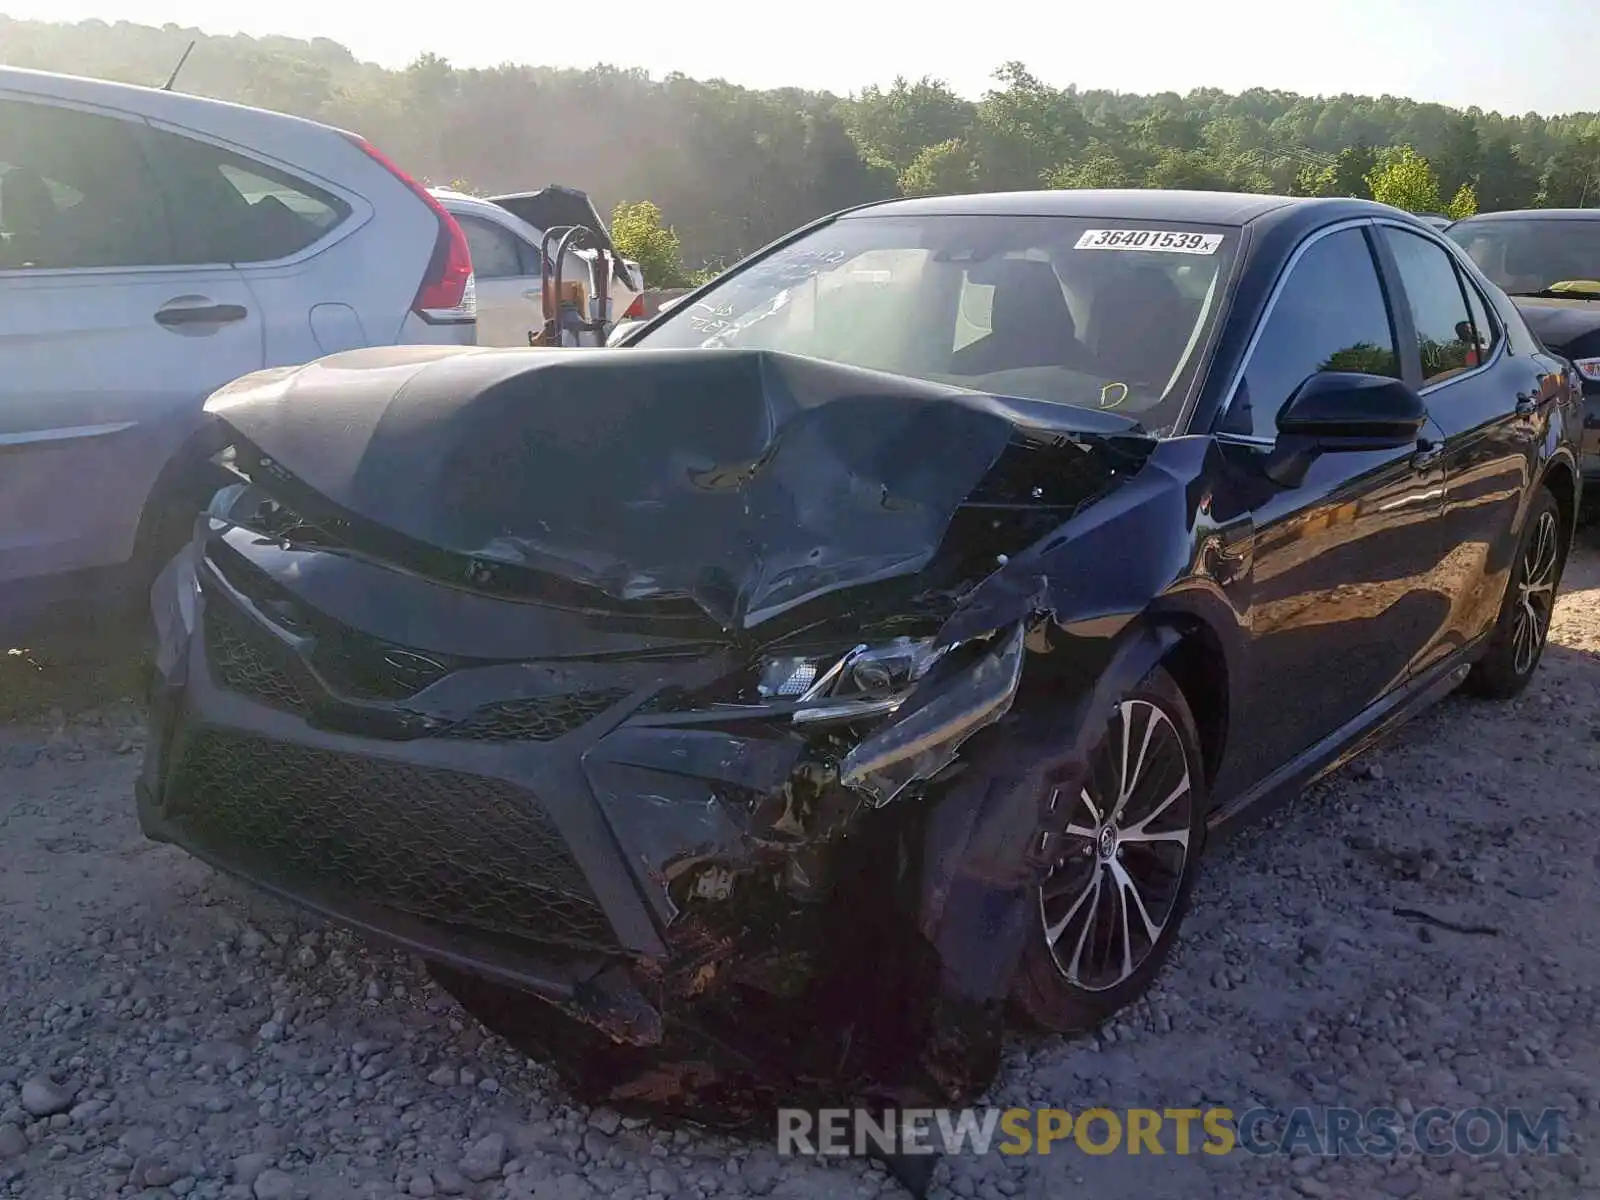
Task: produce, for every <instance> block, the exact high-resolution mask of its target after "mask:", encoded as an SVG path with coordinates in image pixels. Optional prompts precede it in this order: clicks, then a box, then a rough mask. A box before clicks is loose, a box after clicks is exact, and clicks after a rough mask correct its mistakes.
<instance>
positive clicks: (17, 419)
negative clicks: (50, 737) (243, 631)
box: [0, 67, 477, 646]
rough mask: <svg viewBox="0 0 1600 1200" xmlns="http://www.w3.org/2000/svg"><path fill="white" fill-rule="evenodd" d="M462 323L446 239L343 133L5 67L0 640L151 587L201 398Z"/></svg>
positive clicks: (188, 476) (199, 470)
mask: <svg viewBox="0 0 1600 1200" xmlns="http://www.w3.org/2000/svg"><path fill="white" fill-rule="evenodd" d="M476 313H477V309H476V297H475V285H474V280H473V274H472V260H471V252H470V249H469V247H468V245H467V241H466V237H465V235H464V234H463V233H462V231H461V228H460V226H459V225H457V224H456V222H455V220H454V218H452V217H451V216H450V215H449V214H448V213H447V212H446V211H445V210H444V208H443V207H442V206H441V205H440V204H439V203H438V201H436V200H435V199H434V198H433V197H432V196H430V195H429V194H428V193H427V191H426V190H425V189H424V188H423V187H422V186H421V185H420V184H418V183H417V182H416V181H414V180H413V179H411V178H410V177H409V176H407V175H406V174H405V173H404V172H402V171H400V170H399V169H398V168H397V167H395V166H394V164H392V163H391V162H389V160H388V159H386V158H385V157H384V156H383V155H382V154H381V153H379V152H378V151H377V150H376V149H374V148H373V147H372V146H370V145H368V144H367V143H366V142H365V141H363V140H362V139H361V138H359V137H356V136H353V135H351V134H348V133H343V132H341V131H339V130H337V129H331V128H329V127H327V126H324V125H319V124H317V123H315V122H312V121H305V120H300V119H298V118H295V117H289V116H284V115H282V114H280V113H272V112H265V111H262V110H260V109H254V108H246V107H242V106H240V105H236V104H225V103H222V102H220V101H215V100H204V99H200V98H198V97H194V96H186V95H182V94H180V93H174V92H167V91H159V90H155V89H151V88H141V87H132V86H128V85H123V84H114V83H106V82H103V81H100V80H91V79H79V78H75V77H71V76H64V75H54V74H46V73H42V72H37V71H25V70H18V69H12V68H6V67H0V637H4V636H5V634H6V633H7V632H11V633H16V632H19V630H18V626H19V625H22V624H25V623H29V622H28V618H30V617H33V616H36V615H38V614H40V613H41V612H43V611H46V610H48V611H50V612H51V613H52V614H60V613H61V611H62V608H63V606H64V605H65V606H70V605H71V603H72V602H73V601H75V600H81V599H93V600H95V601H101V600H104V599H107V598H117V597H119V596H121V595H125V594H127V593H128V589H127V588H125V587H121V586H120V585H122V584H125V583H131V584H133V585H134V587H135V588H136V589H137V588H139V587H140V586H142V584H143V583H144V582H146V581H147V580H148V579H149V578H150V577H151V575H152V574H153V569H154V568H155V567H157V566H159V563H160V562H161V560H162V559H163V557H164V556H165V554H166V553H167V552H168V551H169V550H171V549H174V548H175V545H174V541H175V540H176V539H181V537H182V536H183V535H184V533H185V532H186V531H187V529H188V527H189V526H190V525H191V523H192V518H193V516H194V514H195V513H196V512H198V511H199V509H201V508H202V507H203V506H204V503H205V500H206V498H207V497H208V496H209V495H210V493H211V491H212V490H213V472H214V470H215V468H214V467H212V466H211V465H210V457H211V454H212V452H213V451H214V449H215V447H214V446H213V445H212V444H211V441H210V438H211V433H210V429H209V424H208V422H207V421H206V419H205V418H204V416H203V413H202V405H203V404H204V401H205V399H206V397H207V396H208V395H209V394H210V393H211V392H213V391H214V390H216V389H217V388H219V387H221V386H222V385H223V384H225V383H228V382H229V381H230V380H233V379H235V378H237V377H238V376H240V375H244V374H246V373H248V372H250V371H256V370H260V369H262V368H264V367H274V366H283V365H289V364H295V363H302V362H306V361H309V360H310V359H314V358H319V357H321V356H323V355H325V354H331V353H334V352H336V351H339V350H347V349H352V348H355V347H360V346H371V345H393V344H396V343H413V342H416V343H446V344H464V345H471V344H473V342H475V340H476ZM106 572H109V573H110V578H109V579H107V578H106V577H105V574H104V573H106ZM107 582H109V583H112V584H114V585H119V586H113V587H107V586H106V583H107ZM137 594H138V593H137V591H135V592H133V595H137ZM97 606H98V605H96V607H97ZM5 644H6V643H5V642H4V641H3V640H0V646H3V645H5Z"/></svg>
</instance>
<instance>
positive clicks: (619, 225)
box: [611, 200, 689, 288]
mask: <svg viewBox="0 0 1600 1200" xmlns="http://www.w3.org/2000/svg"><path fill="white" fill-rule="evenodd" d="M611 242H612V245H614V246H616V248H617V252H618V253H619V254H621V255H622V257H623V258H631V259H633V260H634V261H635V262H637V263H638V264H639V267H640V269H641V270H642V271H643V272H644V278H645V282H646V283H648V284H649V285H650V286H651V287H658V288H670V287H686V286H687V285H688V283H689V275H688V272H686V271H685V270H684V269H683V250H682V248H681V247H680V246H679V244H678V235H677V234H676V233H674V232H673V231H672V229H670V228H669V227H667V226H665V225H663V224H662V223H661V210H660V209H659V208H657V207H656V206H655V205H654V204H652V203H650V201H648V200H639V201H635V202H634V203H631V204H630V203H628V202H627V201H625V200H624V201H622V202H621V203H619V204H618V205H617V207H616V208H615V209H613V210H612V213H611Z"/></svg>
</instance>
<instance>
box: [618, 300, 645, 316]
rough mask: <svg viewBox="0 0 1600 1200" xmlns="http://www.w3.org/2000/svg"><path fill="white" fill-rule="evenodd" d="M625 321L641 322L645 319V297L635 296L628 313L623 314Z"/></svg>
mask: <svg viewBox="0 0 1600 1200" xmlns="http://www.w3.org/2000/svg"><path fill="white" fill-rule="evenodd" d="M622 319H623V320H624V321H639V320H643V319H644V297H643V296H642V295H639V296H635V297H634V298H633V303H632V304H630V305H628V311H627V312H625V313H623V314H622Z"/></svg>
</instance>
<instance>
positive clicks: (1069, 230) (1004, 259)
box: [631, 215, 1238, 432]
mask: <svg viewBox="0 0 1600 1200" xmlns="http://www.w3.org/2000/svg"><path fill="white" fill-rule="evenodd" d="M1237 236H1238V235H1237V232H1236V231H1235V230H1232V229H1225V228H1219V227H1215V226H1201V225H1190V224H1167V223H1160V222H1127V221H1114V220H1107V219H1099V220H1082V219H1077V218H1066V217H995V216H933V217H915V218H910V217H890V216H880V217H874V216H869V215H863V216H860V217H846V218H843V219H841V220H838V221H833V222H831V223H829V224H827V225H824V226H822V227H821V228H820V229H817V230H815V231H814V232H812V233H810V234H807V235H806V236H805V237H802V238H800V239H799V240H798V241H795V242H792V243H791V244H789V245H788V246H785V247H783V248H782V249H780V250H777V251H775V252H774V253H772V254H770V255H768V256H766V257H765V258H763V259H761V260H759V261H757V262H755V263H752V264H751V265H750V266H748V267H745V268H742V269H736V270H735V271H733V272H732V273H730V274H729V275H727V276H726V277H724V278H723V279H722V280H721V281H719V282H718V283H716V284H715V285H714V286H713V287H712V288H711V290H710V291H708V292H707V293H706V294H705V295H703V296H701V297H700V298H699V299H698V300H697V301H696V302H694V303H690V304H685V305H683V306H682V307H681V308H677V309H674V310H673V311H672V312H671V313H670V314H669V315H668V316H666V317H665V318H663V320H662V321H661V323H660V324H658V325H657V326H655V327H654V328H653V329H650V330H649V331H648V332H646V333H645V334H644V336H643V337H642V338H640V339H639V340H638V341H635V342H633V343H631V344H632V345H635V346H647V347H650V348H663V347H667V348H687V347H738V348H742V349H761V350H778V351H786V352H788V353H792V354H804V355H808V356H810V357H812V358H823V359H829V360H832V361H834V362H840V363H846V364H849V365H851V366H858V367H866V368H869V369H872V370H878V371H888V372H892V373H894V374H898V375H909V376H913V377H915V378H919V379H927V380H932V381H934V382H938V383H946V384H953V385H955V386H958V387H964V388H970V389H972V390H974V391H983V392H991V393H996V394H1000V395H1007V396H1017V397H1022V398H1026V399H1032V400H1046V401H1052V402H1056V403H1060V404H1072V405H1077V406H1080V407H1084V408H1103V409H1115V410H1117V411H1119V412H1121V413H1124V414H1126V415H1128V416H1131V417H1134V418H1135V419H1136V420H1138V421H1139V422H1140V424H1141V425H1143V426H1144V427H1145V428H1146V429H1148V430H1150V431H1152V432H1161V431H1164V430H1165V429H1166V428H1169V427H1170V424H1171V422H1172V421H1173V420H1174V419H1175V418H1176V415H1177V413H1178V411H1179V410H1180V409H1181V407H1182V404H1183V401H1184V398H1185V397H1186V395H1187V391H1188V388H1189V386H1190V385H1191V383H1192V381H1193V378H1194V375H1195V372H1196V367H1197V364H1198V362H1199V360H1200V358H1201V356H1202V353H1203V350H1204V348H1205V345H1206V338H1207V335H1208V333H1209V330H1210V328H1211V327H1212V326H1213V325H1214V324H1215V320H1216V313H1217V309H1218V308H1219V307H1220V304H1221V297H1222V293H1223V289H1224V285H1225V284H1226V281H1227V267H1228V264H1229V263H1230V262H1231V261H1232V257H1233V247H1234V243H1235V242H1236V240H1237Z"/></svg>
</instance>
